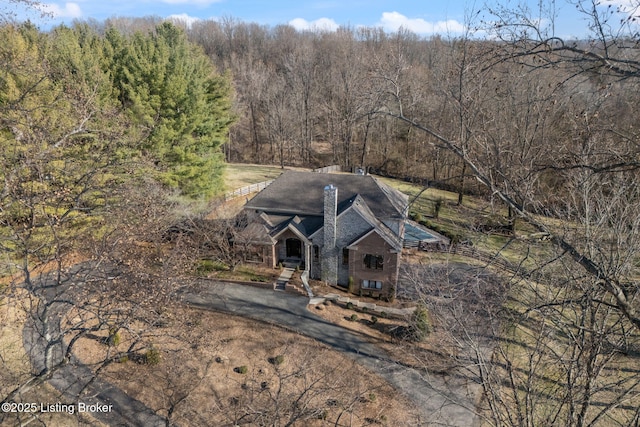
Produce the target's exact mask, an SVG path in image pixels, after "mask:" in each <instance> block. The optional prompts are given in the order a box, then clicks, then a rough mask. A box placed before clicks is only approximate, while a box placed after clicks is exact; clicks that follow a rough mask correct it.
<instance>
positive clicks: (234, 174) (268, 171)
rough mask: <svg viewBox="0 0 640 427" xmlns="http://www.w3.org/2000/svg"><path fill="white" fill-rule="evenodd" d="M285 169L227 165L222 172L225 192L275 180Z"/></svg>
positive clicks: (239, 164)
mask: <svg viewBox="0 0 640 427" xmlns="http://www.w3.org/2000/svg"><path fill="white" fill-rule="evenodd" d="M285 170H287V169H280V168H279V167H276V166H264V165H250V164H241V163H229V164H227V167H226V169H225V172H224V184H225V190H226V191H232V190H235V189H237V188H241V187H244V186H245V185H249V184H257V183H259V182H262V181H269V180H271V179H275V178H277V177H278V176H280V174H282V172H284V171H285Z"/></svg>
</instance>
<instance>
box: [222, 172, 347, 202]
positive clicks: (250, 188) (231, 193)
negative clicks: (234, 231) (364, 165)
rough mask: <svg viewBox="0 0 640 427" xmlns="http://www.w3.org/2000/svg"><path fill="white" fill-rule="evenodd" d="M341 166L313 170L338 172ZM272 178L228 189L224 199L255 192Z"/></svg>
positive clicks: (263, 187)
mask: <svg viewBox="0 0 640 427" xmlns="http://www.w3.org/2000/svg"><path fill="white" fill-rule="evenodd" d="M341 170H342V167H341V166H340V165H331V166H325V167H323V168H318V169H314V170H313V171H314V172H318V173H330V172H340V171H341ZM272 182H273V180H270V181H262V182H259V183H257V184H251V185H247V186H244V187H242V188H238V189H237V190H233V191H229V192H228V193H226V194H225V195H224V199H225V200H231V199H235V198H236V197H242V196H246V195H247V194H251V193H257V192H258V191H261V190H263V189H265V188H266V187H267V186H268V185H269V184H271V183H272Z"/></svg>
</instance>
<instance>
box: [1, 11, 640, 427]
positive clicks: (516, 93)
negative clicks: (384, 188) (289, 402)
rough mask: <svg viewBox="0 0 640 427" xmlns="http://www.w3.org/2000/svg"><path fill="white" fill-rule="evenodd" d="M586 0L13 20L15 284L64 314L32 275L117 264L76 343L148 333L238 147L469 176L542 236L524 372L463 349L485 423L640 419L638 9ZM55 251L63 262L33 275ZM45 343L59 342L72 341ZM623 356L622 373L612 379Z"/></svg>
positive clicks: (272, 158) (5, 97) (439, 183)
mask: <svg viewBox="0 0 640 427" xmlns="http://www.w3.org/2000/svg"><path fill="white" fill-rule="evenodd" d="M576 3H577V5H578V6H579V9H580V11H581V12H582V13H583V14H584V16H585V18H586V19H587V21H586V22H587V23H588V26H589V29H590V31H591V33H590V36H586V37H585V38H584V39H583V40H563V39H560V38H558V37H556V36H555V35H554V34H553V33H550V32H549V31H550V28H547V27H543V26H542V25H543V24H542V23H541V21H540V20H538V19H534V18H531V17H529V18H527V17H526V16H524V15H523V14H522V13H521V12H522V11H519V10H509V9H497V10H490V11H486V13H487V14H490V15H491V19H489V20H485V21H480V22H479V23H478V24H477V25H478V29H479V33H473V32H471V30H470V31H469V33H468V34H465V35H462V36H459V37H455V38H444V37H430V38H424V37H420V36H418V35H416V34H413V33H411V32H409V31H404V30H401V31H398V32H396V33H387V32H384V31H383V30H382V29H379V28H349V27H343V28H340V29H338V30H337V31H320V30H314V31H296V30H295V29H294V28H292V27H290V26H287V25H282V26H276V27H269V26H263V25H258V24H253V23H246V22H241V21H237V20H235V19H231V18H228V19H223V20H220V21H213V20H211V21H198V22H195V23H193V24H191V25H189V26H187V25H185V24H183V23H180V22H173V23H172V22H166V21H164V20H162V19H160V18H155V17H147V18H111V19H108V20H107V21H105V22H96V21H88V22H77V23H74V24H73V25H70V26H59V27H55V28H53V29H51V30H49V31H41V30H39V29H38V28H36V27H35V26H34V25H32V24H31V23H14V22H11V20H10V19H3V22H2V27H1V28H0V40H1V41H2V43H1V44H0V180H1V182H2V187H0V254H1V255H2V257H3V258H2V259H3V262H2V264H1V266H2V275H3V276H11V277H12V279H11V280H10V282H11V284H12V286H13V287H11V289H13V290H16V289H19V288H20V289H22V287H23V283H26V285H25V286H26V289H28V290H30V291H31V293H30V294H29V295H30V298H31V304H32V305H30V306H29V307H28V309H27V310H26V312H27V313H28V314H29V315H30V316H32V317H34V318H36V317H38V318H41V319H42V318H44V319H48V318H49V317H48V316H51V310H52V307H53V305H52V304H53V303H52V301H51V300H48V299H47V298H45V297H43V296H42V295H43V294H42V293H41V294H38V292H39V291H38V290H39V289H40V290H41V289H43V288H49V287H52V286H51V285H50V281H51V280H53V281H54V282H55V286H53V287H54V288H56V286H57V288H56V289H60V292H61V293H63V292H64V291H66V288H65V286H66V285H65V284H66V283H67V281H69V280H71V279H69V278H68V277H67V276H65V275H67V274H71V273H68V272H67V271H66V270H65V262H66V259H65V257H67V256H68V255H70V254H77V253H82V254H84V258H83V260H86V259H89V260H97V259H99V260H100V262H101V263H102V262H103V261H104V264H105V265H107V262H106V261H105V260H108V261H109V262H112V263H114V264H116V265H118V269H120V270H122V272H123V274H122V275H121V276H118V279H117V280H115V281H113V282H114V283H111V282H109V283H110V285H109V286H103V287H97V288H95V289H93V290H92V291H91V292H90V290H89V289H88V288H87V289H88V290H87V295H90V296H86V295H85V298H86V299H85V305H84V306H82V310H84V313H85V314H86V316H87V318H88V319H91V321H87V322H85V323H83V324H82V325H81V326H78V327H77V328H76V329H73V328H70V329H68V330H65V331H58V333H59V335H60V337H62V336H66V337H67V338H65V339H67V340H69V338H68V337H79V336H81V335H83V334H86V333H88V332H94V331H98V330H102V331H109V332H108V333H109V334H112V331H116V332H117V331H119V330H125V329H127V328H132V326H131V324H132V323H131V322H130V319H133V318H135V319H136V322H137V323H136V327H137V326H138V325H140V324H144V325H145V327H148V328H149V329H152V328H153V327H154V326H155V325H157V324H158V323H159V322H160V321H159V320H158V319H160V318H162V310H161V309H159V308H158V307H160V306H163V307H164V305H165V304H169V301H170V300H171V298H170V295H171V294H172V292H173V291H174V290H175V287H176V281H175V280H174V279H175V278H176V277H179V276H180V274H182V273H183V272H184V271H187V270H189V268H192V266H193V262H194V259H193V258H194V257H196V258H197V254H195V255H194V250H193V248H192V247H190V246H188V244H189V242H188V241H187V240H185V241H184V242H182V241H181V240H180V238H176V240H172V239H173V237H171V238H167V237H166V233H164V232H166V230H167V228H169V227H171V226H172V225H174V223H175V222H176V221H179V220H180V221H181V220H183V219H184V217H185V216H188V214H192V213H193V212H192V211H191V210H190V209H191V208H192V206H193V205H189V203H192V202H193V201H199V202H203V201H204V202H209V201H211V200H212V199H213V198H214V197H215V196H216V195H218V194H220V193H221V192H222V191H223V190H224V188H223V185H222V179H221V177H222V175H221V174H222V171H223V168H224V163H225V161H226V162H251V163H259V164H273V165H278V166H281V167H284V166H314V167H317V166H324V165H327V164H339V165H341V166H343V167H345V168H347V169H348V168H355V167H361V168H364V169H366V170H369V171H372V172H376V173H379V174H382V175H389V176H393V177H399V178H403V179H406V180H408V181H412V182H415V183H419V184H421V185H424V186H425V187H426V186H431V187H439V188H446V189H450V190H453V191H455V192H456V193H458V194H459V196H458V200H457V203H458V205H464V202H465V197H466V196H467V195H469V194H475V195H478V196H480V197H482V198H483V200H484V201H485V202H486V203H487V205H488V206H490V209H491V211H492V212H490V213H491V214H495V216H497V217H498V219H497V221H498V222H500V223H502V224H506V225H507V226H508V228H509V230H510V232H511V235H510V237H509V238H510V240H505V242H506V243H505V244H504V246H505V247H506V246H508V245H517V244H522V245H528V246H526V250H525V249H523V251H522V253H521V254H520V259H519V260H518V262H520V263H522V264H525V263H526V264H527V266H528V269H527V270H526V271H525V270H517V272H516V273H514V275H513V276H512V277H510V278H509V279H508V282H509V284H510V285H522V283H527V286H530V287H529V288H528V289H529V291H530V293H531V294H532V295H533V296H532V297H531V301H534V302H535V304H534V303H533V302H531V303H530V302H529V301H528V302H527V303H528V304H529V303H530V306H529V307H527V309H526V314H525V315H522V316H521V317H518V321H526V322H528V324H530V330H531V331H534V332H536V333H539V335H536V336H535V337H534V338H532V341H531V342H532V344H531V346H530V348H526V349H525V350H523V351H528V353H526V357H528V363H529V365H528V366H527V365H526V363H522V360H520V358H522V357H525V356H522V355H523V353H517V354H516V353H510V352H509V351H506V350H504V348H505V347H500V346H497V347H496V348H497V350H496V351H495V352H494V353H492V357H491V358H488V359H483V357H484V356H485V354H484V353H483V352H482V351H480V350H478V351H477V353H476V354H475V357H476V359H473V358H471V359H468V360H465V361H464V363H468V364H470V365H473V368H469V369H473V372H474V374H473V375H474V378H476V377H475V376H477V378H476V380H477V382H478V384H481V385H482V387H483V404H484V405H485V406H484V408H483V411H484V412H483V413H482V416H483V417H484V419H485V420H486V421H487V422H488V423H489V424H491V425H496V426H498V425H518V426H534V425H575V426H584V425H598V423H600V422H601V421H602V420H603V419H607V420H609V419H611V420H614V421H615V422H614V421H611V424H609V425H636V426H637V425H638V422H639V420H640V411H639V410H638V409H637V408H638V405H637V404H636V403H637V401H638V400H637V399H638V396H640V392H639V391H638V386H637V384H638V383H640V379H639V378H640V377H639V374H638V371H637V357H638V354H639V351H640V350H639V349H638V337H639V336H640V334H639V333H638V331H639V330H640V306H639V305H638V298H639V297H640V288H639V287H638V282H637V281H638V277H639V276H638V265H639V262H638V253H639V252H640V185H639V184H640V173H639V168H640V143H639V141H640V130H639V129H638V119H639V117H638V115H639V114H640V113H639V111H638V108H637V104H638V93H640V92H639V89H640V48H639V45H638V33H637V29H636V27H635V25H636V24H635V23H634V21H633V20H632V19H628V20H622V21H621V23H618V22H617V21H616V22H614V21H615V20H617V15H615V14H613V13H608V12H604V11H603V10H602V9H601V8H599V7H597V5H596V4H595V3H594V4H593V7H589V4H590V3H592V2H588V1H578V2H576ZM469 28H471V26H470V27H469ZM478 34H481V35H482V37H481V36H479V35H478ZM201 208H202V207H201V206H200V207H199V208H197V209H201ZM197 209H196V210H197ZM183 214H184V215H183ZM176 218H178V219H176ZM516 219H517V221H518V224H523V225H522V226H520V225H518V226H516V225H515V224H516ZM518 227H522V229H519V230H520V232H514V229H518ZM225 232H226V231H222V232H220V233H218V234H221V235H224V233H225ZM163 233H164V234H163ZM178 234H179V233H178ZM225 236H226V235H225ZM532 236H533V237H532ZM174 237H175V236H174ZM505 239H506V238H505ZM168 240H171V243H172V244H174V245H175V247H173V248H172V250H173V249H175V251H173V252H171V254H169V255H168V254H167V253H166V252H165V250H166V243H167V241H168ZM223 240H224V239H223ZM540 241H544V242H545V243H543V244H541V243H540ZM522 242H525V243H522ZM226 243H228V239H227V241H226ZM154 245H155V246H154ZM181 245H184V246H181ZM540 245H546V246H543V248H544V249H543V250H541V249H540ZM142 247H144V248H145V249H141V248H142ZM523 247H524V246H523ZM529 249H531V252H530V251H529ZM536 251H537V252H536ZM534 253H535V254H534ZM493 255H495V256H498V255H499V254H493ZM51 265H54V266H55V268H53V270H54V271H55V272H57V273H58V276H57V277H55V278H52V277H43V276H42V275H38V274H36V272H38V271H42V270H39V269H41V268H43V267H44V266H47V267H51ZM100 265H101V266H102V264H100ZM63 272H64V274H63ZM103 273H104V274H107V275H109V274H110V272H109V271H107V272H103ZM125 273H126V274H125ZM74 274H75V273H74ZM92 274H94V273H92ZM120 277H121V279H120ZM415 277H418V276H415ZM118 280H120V281H118ZM421 280H422V279H420V280H416V281H417V282H420V281H421ZM541 283H542V284H544V286H542V285H541V286H538V285H539V284H541ZM96 286H98V285H96ZM8 289H9V287H8ZM98 291H99V292H98ZM17 292H18V291H16V293H17ZM98 294H99V295H100V297H99V298H96V297H95V295H98ZM511 304H512V305H511V306H510V307H509V306H508V304H507V303H506V302H505V304H504V305H501V304H499V305H498V306H497V308H496V312H495V313H491V316H495V317H496V318H498V317H499V321H497V322H496V323H495V325H494V324H493V323H491V325H492V327H493V326H495V329H496V334H497V335H501V334H508V333H511V334H512V335H511V336H510V337H515V336H516V332H517V327H515V326H513V329H509V327H507V326H505V325H506V324H508V323H509V322H511V321H513V323H512V325H515V324H516V321H515V320H513V319H515V318H516V316H515V315H514V314H513V313H511V311H510V310H512V311H514V312H515V311H516V309H514V308H513V307H514V305H513V304H514V303H513V302H512V301H511ZM76 306H77V307H80V305H79V304H76ZM483 313H484V312H483ZM512 314H513V316H512V317H509V316H511V315H512ZM96 319H97V320H96ZM523 319H524V320H523ZM492 320H493V319H492ZM127 330H128V329H127ZM505 330H508V331H510V332H505ZM514 331H516V332H514ZM550 331H551V332H550ZM45 332H48V331H45ZM136 333H138V332H136ZM556 333H557V336H556V335H554V334H556ZM65 334H66V335H65ZM114 334H115V333H114ZM132 334H133V333H132ZM42 335H43V336H47V337H48V338H47V339H48V340H49V341H48V346H47V349H48V350H47V351H51V352H53V350H51V349H54V348H56V347H55V346H56V345H59V344H60V342H61V340H62V338H59V340H58V341H56V339H57V338H56V336H54V337H53V338H51V337H50V334H47V333H43V334H42ZM139 336H141V337H142V336H143V334H142V333H139ZM109 337H111V335H109ZM516 338H517V337H516ZM74 339H75V338H74ZM74 339H71V344H69V346H68V349H67V351H68V352H70V351H71V348H72V344H73V342H75V341H74ZM463 344H464V345H468V346H470V345H471V344H470V343H468V342H464V343H462V344H460V346H463ZM476 344H477V346H478V347H480V346H481V345H480V344H478V343H476ZM145 345H147V343H146V342H144V340H142V339H141V340H140V341H135V342H134V343H133V344H132V349H134V350H136V351H143V350H144V349H145V348H146V347H145ZM136 346H139V347H136ZM478 347H476V348H478ZM524 347H526V346H524ZM509 349H511V348H509ZM500 350H503V352H502V353H500ZM131 351H132V352H133V350H131ZM519 351H520V350H519ZM51 354H53V353H51ZM121 356H122V355H121V354H115V355H112V354H109V356H108V357H107V358H106V359H105V360H104V361H103V362H104V363H105V364H108V363H111V362H113V361H114V360H116V359H117V358H118V357H121ZM627 358H630V359H627ZM54 359H55V358H54V357H53V356H51V357H50V359H47V360H46V361H45V367H44V369H43V370H42V371H41V372H38V373H36V374H31V375H30V376H27V379H26V380H25V379H24V378H22V379H21V380H16V379H6V378H0V379H2V380H5V381H4V384H0V386H3V387H4V388H3V390H8V392H7V393H6V397H5V396H1V397H2V398H3V399H4V401H8V400H10V399H12V398H14V397H16V396H18V395H20V394H21V393H22V392H24V391H25V390H27V389H29V388H30V387H31V386H32V385H33V384H34V383H35V382H36V380H38V381H44V380H46V379H47V378H48V376H49V375H51V373H52V372H53V371H55V370H56V369H58V368H60V366H62V365H63V362H62V361H61V360H57V361H55V360H54ZM620 360H622V362H620ZM629 360H630V361H629ZM49 361H50V362H51V363H50V364H47V363H49ZM54 362H55V363H54ZM461 363H462V362H461ZM518 363H520V364H519V365H518ZM616 363H619V364H616ZM634 363H636V364H635V365H634ZM516 365H517V366H518V367H517V368H514V366H516ZM620 366H623V367H624V369H623V371H624V372H625V374H620V375H619V376H616V375H617V374H616V375H612V374H611V373H610V372H613V371H615V372H618V371H617V369H618V368H619V367H620ZM476 369H477V372H476ZM527 369H529V370H528V371H527ZM16 384H17V385H16ZM566 385H569V387H565V386H566ZM536 402H543V404H541V405H539V406H538V409H536ZM634 405H635V406H634ZM540 408H543V409H542V410H541V409H540ZM474 410H475V409H474ZM0 420H1V418H0Z"/></svg>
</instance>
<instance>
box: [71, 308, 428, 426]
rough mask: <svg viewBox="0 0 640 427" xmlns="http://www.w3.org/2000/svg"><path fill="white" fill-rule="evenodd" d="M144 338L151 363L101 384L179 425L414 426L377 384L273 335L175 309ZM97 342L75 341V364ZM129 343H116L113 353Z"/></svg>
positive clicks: (290, 336)
mask: <svg viewBox="0 0 640 427" xmlns="http://www.w3.org/2000/svg"><path fill="white" fill-rule="evenodd" d="M152 335H153V336H149V339H148V347H147V349H151V348H153V349H154V351H155V352H157V356H159V357H158V358H157V359H154V361H153V363H144V357H145V354H144V352H142V353H139V354H138V356H136V357H130V358H126V359H122V360H121V361H120V363H114V364H112V365H110V366H108V367H107V368H106V369H104V370H103V372H102V376H103V377H104V378H105V379H106V380H108V381H110V382H112V383H113V384H114V385H116V386H118V387H120V388H121V389H123V390H124V391H126V392H127V393H128V394H129V395H131V396H133V397H135V398H137V399H139V400H141V401H142V402H144V403H145V404H146V405H147V406H149V407H151V408H152V409H154V410H156V411H157V412H158V413H159V414H161V415H164V416H167V415H169V414H171V418H172V420H173V421H175V422H176V423H178V424H180V425H190V426H210V425H236V424H248V425H280V424H286V423H287V422H289V421H293V423H292V425H298V426H316V425H318V426H320V425H327V423H329V424H330V425H334V424H338V425H339V424H340V423H342V422H343V421H344V420H351V422H352V423H353V425H369V424H378V425H389V426H396V425H416V423H417V418H416V415H415V412H414V410H413V408H412V404H411V403H410V402H409V401H408V400H407V399H406V398H404V397H403V396H401V395H400V394H399V393H398V392H397V391H396V390H395V389H394V388H393V387H391V386H390V385H389V384H388V383H386V382H385V381H384V380H382V379H381V378H380V377H378V376H377V375H374V374H372V373H371V372H369V371H367V370H366V369H364V368H363V367H361V366H359V365H357V364H356V363H355V362H354V361H353V360H352V359H350V358H349V357H348V356H346V355H343V354H341V353H339V352H336V351H333V350H331V349H329V348H328V347H326V346H324V345H322V344H319V343H317V342H316V341H314V340H312V339H309V338H306V337H302V336H300V335H297V334H294V333H291V332H287V331H285V330H283V329H281V328H278V327H275V326H270V325H265V324H263V323H260V322H256V321H251V320H247V319H243V318H238V317H234V316H230V315H228V314H220V313H212V312H205V311H200V310H196V309H190V308H184V307H178V308H175V309H171V311H170V313H167V322H166V325H164V326H163V327H161V328H157V329H156V330H155V331H154V332H153V334H152ZM105 338H106V336H104V337H93V339H91V338H85V339H82V340H80V341H81V342H79V343H78V344H77V347H76V352H77V354H79V355H81V356H82V357H83V359H84V360H85V362H86V363H90V362H92V361H93V362H95V361H97V360H98V359H99V358H100V357H101V355H103V354H104V352H105V348H106V344H105V342H106V340H105ZM130 338H131V337H128V336H126V334H124V333H122V334H121V336H120V339H119V340H118V341H119V343H118V344H117V349H118V350H120V349H125V348H126V347H127V346H128V344H129V342H130ZM147 351H148V350H147ZM136 360H137V361H136ZM156 362H157V363H156Z"/></svg>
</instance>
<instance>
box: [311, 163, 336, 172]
mask: <svg viewBox="0 0 640 427" xmlns="http://www.w3.org/2000/svg"><path fill="white" fill-rule="evenodd" d="M313 171H314V172H318V173H330V172H342V166H340V165H331V166H325V167H323V168H318V169H314V170H313Z"/></svg>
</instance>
